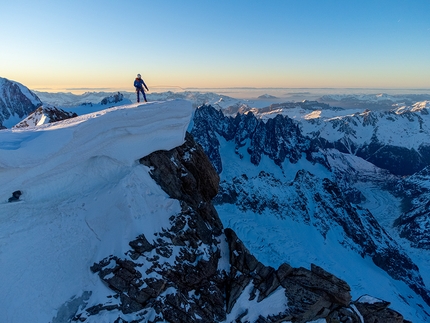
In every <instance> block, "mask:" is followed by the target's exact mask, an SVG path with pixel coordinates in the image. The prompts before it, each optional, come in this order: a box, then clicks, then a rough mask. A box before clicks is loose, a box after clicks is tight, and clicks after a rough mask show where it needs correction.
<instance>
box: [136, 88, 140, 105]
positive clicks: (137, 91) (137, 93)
mask: <svg viewBox="0 0 430 323" xmlns="http://www.w3.org/2000/svg"><path fill="white" fill-rule="evenodd" d="M139 92H140V91H139V90H136V95H137V102H138V103H139V101H140V100H139Z"/></svg>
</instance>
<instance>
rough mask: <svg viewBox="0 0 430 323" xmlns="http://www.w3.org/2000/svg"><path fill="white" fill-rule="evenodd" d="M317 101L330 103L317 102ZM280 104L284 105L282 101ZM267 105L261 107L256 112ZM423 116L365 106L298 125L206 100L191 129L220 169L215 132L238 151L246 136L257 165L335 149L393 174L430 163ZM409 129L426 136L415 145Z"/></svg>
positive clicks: (420, 112) (309, 108) (423, 111)
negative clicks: (230, 111)
mask: <svg viewBox="0 0 430 323" xmlns="http://www.w3.org/2000/svg"><path fill="white" fill-rule="evenodd" d="M311 103H312V102H304V103H300V107H301V108H302V109H305V110H307V111H309V112H312V111H313V108H312V105H311ZM298 104H299V103H298ZM313 104H316V102H313ZM296 105H297V104H296ZM319 106H320V108H329V107H328V106H326V105H324V104H321V103H319ZM283 107H284V108H286V107H285V105H284V106H283ZM288 107H289V106H287V108H288ZM273 109H274V108H273ZM266 110H267V108H266ZM266 110H265V109H261V111H259V113H263V112H264V111H266ZM427 118H428V111H427V110H426V109H420V110H414V111H401V112H398V111H384V112H372V111H369V110H367V111H364V112H363V113H355V114H353V115H348V116H343V117H338V118H331V119H328V120H320V119H309V120H302V121H301V124H300V123H299V122H297V121H296V120H293V119H291V118H289V117H288V116H282V115H280V114H278V115H276V117H275V118H272V119H268V120H267V121H263V120H262V119H259V118H257V117H256V116H255V115H254V114H253V113H252V112H250V111H248V112H247V113H246V114H237V115H236V116H235V117H231V116H226V115H224V114H223V112H222V111H221V110H216V109H215V108H213V107H211V106H205V105H204V106H201V107H199V108H198V109H197V111H196V113H195V116H194V121H195V125H194V128H193V129H192V134H193V136H194V137H195V138H196V140H197V142H199V143H200V144H201V145H202V146H203V147H204V149H205V151H206V153H207V154H208V156H209V158H210V159H211V161H212V163H213V164H214V166H215V168H216V170H217V171H218V173H221V172H222V163H221V158H220V156H219V141H218V139H217V138H216V135H218V136H220V137H222V138H224V139H225V140H227V141H234V144H235V146H236V151H237V152H238V151H239V149H240V148H241V147H243V146H244V145H245V144H247V141H249V142H250V143H249V145H248V148H247V152H248V153H249V155H250V156H249V158H250V160H251V162H252V163H253V164H255V165H258V164H259V163H260V160H261V157H262V156H263V155H265V156H268V157H269V158H271V159H272V160H273V161H274V162H275V163H276V164H277V165H279V164H280V163H282V162H283V161H284V160H285V159H289V160H290V162H292V163H295V162H297V160H298V158H299V157H300V156H301V154H306V155H307V157H308V158H310V153H311V152H316V151H318V150H319V149H328V148H335V149H337V150H339V151H340V152H343V153H348V154H353V155H355V156H358V157H361V158H363V159H365V160H367V161H369V162H371V163H373V164H374V165H376V166H378V167H380V168H383V169H387V170H389V171H390V172H391V173H393V174H396V175H411V174H413V173H415V172H418V171H420V170H421V169H423V168H424V167H426V166H427V165H430V143H429V142H428V140H427V139H426V138H427V137H423V136H422V134H423V133H426V131H429V130H427V129H425V124H426V120H427ZM402 127H405V129H404V130H403V132H404V134H396V136H395V137H398V138H391V137H390V136H388V135H387V133H390V132H392V131H393V130H392V129H393V128H396V129H397V130H398V131H400V130H401V128H402ZM412 134H414V135H417V136H419V138H424V139H423V140H424V141H423V142H422V143H421V144H420V145H419V146H417V147H409V146H410V142H408V141H402V139H401V138H403V136H412ZM387 137H388V139H387ZM396 140H397V141H398V142H396ZM402 144H404V145H403V146H402ZM238 153H239V152H238Z"/></svg>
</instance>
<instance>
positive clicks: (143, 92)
mask: <svg viewBox="0 0 430 323" xmlns="http://www.w3.org/2000/svg"><path fill="white" fill-rule="evenodd" d="M142 94H143V99H144V100H145V102H148V101H146V94H145V90H142Z"/></svg>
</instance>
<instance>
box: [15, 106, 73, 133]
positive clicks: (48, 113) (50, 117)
mask: <svg viewBox="0 0 430 323" xmlns="http://www.w3.org/2000/svg"><path fill="white" fill-rule="evenodd" d="M77 116H78V115H77V114H76V113H72V112H66V111H64V110H62V109H58V108H56V107H39V108H37V109H36V110H35V111H33V112H32V113H30V115H29V116H28V117H27V118H25V119H24V120H22V121H21V122H20V123H18V124H16V125H15V126H14V127H13V128H26V127H34V126H39V125H42V124H45V123H52V122H57V121H61V120H66V119H70V118H74V117H77Z"/></svg>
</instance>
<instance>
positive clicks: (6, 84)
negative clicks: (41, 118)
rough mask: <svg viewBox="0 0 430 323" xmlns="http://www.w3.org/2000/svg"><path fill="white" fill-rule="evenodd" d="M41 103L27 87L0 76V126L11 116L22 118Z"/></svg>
mask: <svg viewBox="0 0 430 323" xmlns="http://www.w3.org/2000/svg"><path fill="white" fill-rule="evenodd" d="M41 105H42V102H41V101H40V99H39V98H38V97H37V96H36V95H35V94H34V93H33V92H31V91H30V90H29V89H28V88H26V87H25V86H23V85H22V84H20V83H17V82H13V81H10V80H8V79H5V78H1V77H0V128H1V125H2V124H3V125H4V124H5V121H7V120H8V119H10V118H11V117H13V116H16V117H18V118H24V117H25V116H27V115H28V114H30V113H31V112H33V111H34V110H36V109H37V108H38V107H40V106H41Z"/></svg>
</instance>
